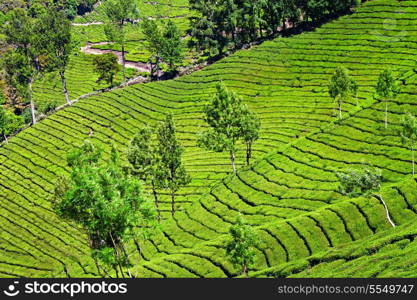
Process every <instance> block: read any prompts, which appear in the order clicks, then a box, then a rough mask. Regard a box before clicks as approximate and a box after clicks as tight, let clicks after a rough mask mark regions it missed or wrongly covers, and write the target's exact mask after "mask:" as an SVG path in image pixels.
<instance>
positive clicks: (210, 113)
mask: <svg viewBox="0 0 417 300" xmlns="http://www.w3.org/2000/svg"><path fill="white" fill-rule="evenodd" d="M216 89H217V93H216V94H215V95H214V96H213V98H212V99H211V102H210V103H209V104H207V105H206V106H205V107H204V113H205V117H204V119H205V121H206V122H207V124H208V125H209V126H210V129H209V130H207V131H205V132H203V133H201V134H200V136H199V139H198V145H199V146H200V147H203V148H205V149H207V150H211V151H215V152H223V151H228V152H229V154H230V161H231V163H232V168H233V172H236V165H235V158H236V150H237V142H238V140H239V139H240V138H241V137H242V111H243V110H244V109H245V107H244V106H243V105H242V100H241V98H240V97H239V96H238V95H237V94H235V93H234V92H231V91H229V90H228V89H227V87H226V86H225V85H224V83H223V82H220V83H218V84H217V86H216Z"/></svg>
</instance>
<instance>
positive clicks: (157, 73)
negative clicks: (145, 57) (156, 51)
mask: <svg viewBox="0 0 417 300" xmlns="http://www.w3.org/2000/svg"><path fill="white" fill-rule="evenodd" d="M155 65H156V79H157V81H159V57H158V58H157V59H156V63H155Z"/></svg>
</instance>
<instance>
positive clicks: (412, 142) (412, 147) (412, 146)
mask: <svg viewBox="0 0 417 300" xmlns="http://www.w3.org/2000/svg"><path fill="white" fill-rule="evenodd" d="M411 154H412V163H413V176H414V175H415V168H414V141H411Z"/></svg>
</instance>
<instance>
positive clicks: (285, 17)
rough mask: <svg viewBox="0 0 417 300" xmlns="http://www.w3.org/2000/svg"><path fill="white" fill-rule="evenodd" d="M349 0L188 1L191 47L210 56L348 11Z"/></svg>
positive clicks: (350, 3)
mask: <svg viewBox="0 0 417 300" xmlns="http://www.w3.org/2000/svg"><path fill="white" fill-rule="evenodd" d="M358 3H360V1H352V0H220V1H218V0H190V7H191V9H192V10H193V11H195V13H193V14H192V17H190V23H191V29H190V35H191V37H192V43H191V46H192V47H195V48H196V49H197V50H198V51H205V52H208V53H210V54H211V55H213V56H214V55H221V54H222V53H223V51H224V50H225V48H226V49H227V47H229V46H231V47H238V46H240V45H242V44H244V43H248V42H250V41H253V40H255V39H257V38H258V37H263V36H270V35H274V34H276V33H277V32H278V30H279V28H282V29H286V27H287V25H288V23H290V24H291V26H294V25H295V24H296V23H298V22H300V20H301V19H303V20H306V21H307V20H308V19H311V20H313V21H318V20H320V19H322V18H323V17H325V16H326V15H334V14H337V13H340V12H342V11H345V10H347V9H348V8H350V7H351V6H352V4H358Z"/></svg>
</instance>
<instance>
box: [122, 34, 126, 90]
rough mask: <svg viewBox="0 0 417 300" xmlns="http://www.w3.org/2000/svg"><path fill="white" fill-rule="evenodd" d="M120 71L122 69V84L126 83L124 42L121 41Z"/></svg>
mask: <svg viewBox="0 0 417 300" xmlns="http://www.w3.org/2000/svg"><path fill="white" fill-rule="evenodd" d="M122 69H123V83H125V82H126V59H125V41H122Z"/></svg>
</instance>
